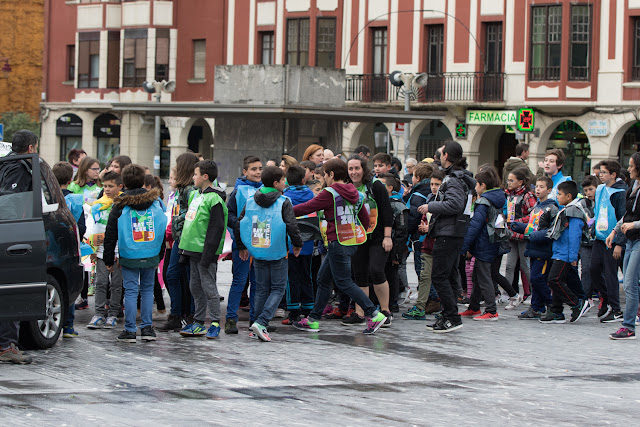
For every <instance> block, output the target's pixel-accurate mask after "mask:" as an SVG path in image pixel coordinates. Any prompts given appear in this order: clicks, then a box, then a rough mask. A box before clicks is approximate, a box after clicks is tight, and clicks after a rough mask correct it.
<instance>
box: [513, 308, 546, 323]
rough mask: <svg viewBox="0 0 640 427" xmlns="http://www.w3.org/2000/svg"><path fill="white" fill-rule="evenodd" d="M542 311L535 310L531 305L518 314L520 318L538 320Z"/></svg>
mask: <svg viewBox="0 0 640 427" xmlns="http://www.w3.org/2000/svg"><path fill="white" fill-rule="evenodd" d="M542 315H543V313H541V312H539V311H535V310H534V309H533V307H529V309H528V310H527V311H523V312H522V313H520V314H519V315H518V319H520V320H538V319H540V318H541V317H542Z"/></svg>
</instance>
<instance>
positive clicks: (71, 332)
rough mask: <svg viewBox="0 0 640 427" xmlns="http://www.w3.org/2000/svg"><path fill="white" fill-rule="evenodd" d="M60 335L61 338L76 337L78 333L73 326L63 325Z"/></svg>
mask: <svg viewBox="0 0 640 427" xmlns="http://www.w3.org/2000/svg"><path fill="white" fill-rule="evenodd" d="M62 337H63V338H78V333H77V332H76V330H75V329H73V327H65V328H64V329H62Z"/></svg>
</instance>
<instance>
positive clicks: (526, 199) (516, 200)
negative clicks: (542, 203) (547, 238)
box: [504, 185, 537, 240]
mask: <svg viewBox="0 0 640 427" xmlns="http://www.w3.org/2000/svg"><path fill="white" fill-rule="evenodd" d="M505 193H507V203H506V205H505V209H504V216H505V218H506V219H507V222H509V223H511V222H514V221H518V222H522V223H528V222H529V212H531V210H533V208H534V207H535V205H536V202H537V199H536V197H535V196H534V195H533V193H532V192H531V191H529V189H528V188H527V187H526V186H524V185H523V186H522V187H520V188H518V189H516V190H505ZM511 204H513V206H510V205H511ZM511 239H512V240H523V239H524V236H523V235H522V234H520V233H517V232H516V233H513V234H512V236H511Z"/></svg>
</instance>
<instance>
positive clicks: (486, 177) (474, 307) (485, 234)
mask: <svg viewBox="0 0 640 427" xmlns="http://www.w3.org/2000/svg"><path fill="white" fill-rule="evenodd" d="M476 193H477V195H478V199H477V200H476V202H475V204H474V210H473V215H472V217H471V221H470V222H469V228H468V229H467V233H466V234H465V237H464V243H463V245H462V249H461V250H460V253H461V254H467V252H468V253H469V254H470V255H471V256H473V257H475V264H474V268H473V277H472V281H473V290H472V291H471V297H470V302H469V307H468V308H467V310H465V311H463V312H462V313H460V316H468V317H471V316H475V317H473V320H479V321H496V320H498V313H497V311H496V301H495V292H494V287H493V280H492V279H491V263H492V262H493V260H494V258H495V257H497V256H498V253H499V251H500V236H499V235H498V233H499V232H498V231H497V230H496V225H497V224H496V221H498V220H499V215H500V214H501V213H500V210H501V209H502V207H503V206H504V202H505V200H506V197H505V194H504V192H503V191H502V189H501V188H500V182H496V181H495V174H492V173H490V172H489V171H481V172H478V173H477V174H476ZM468 256H469V255H468ZM482 300H484V302H485V312H484V314H481V313H480V301H482Z"/></svg>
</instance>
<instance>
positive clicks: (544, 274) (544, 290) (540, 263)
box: [529, 258, 551, 312]
mask: <svg viewBox="0 0 640 427" xmlns="http://www.w3.org/2000/svg"><path fill="white" fill-rule="evenodd" d="M530 265H531V276H530V279H529V281H530V282H531V308H533V309H534V310H535V311H539V312H544V311H546V309H547V306H548V305H551V290H550V289H549V285H548V284H547V282H548V278H549V270H550V269H551V260H549V259H543V258H531V262H530Z"/></svg>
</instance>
